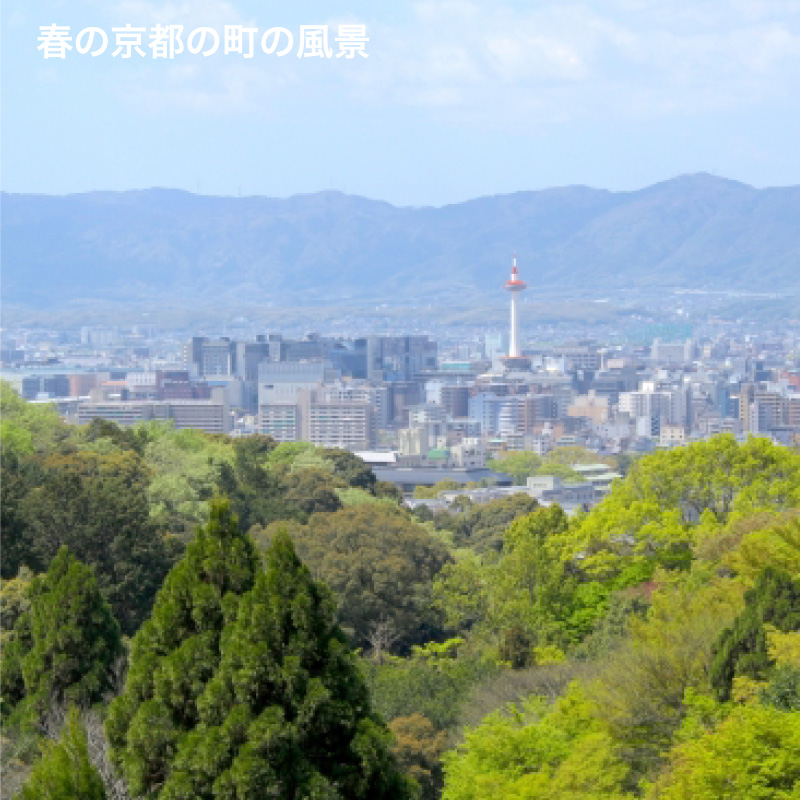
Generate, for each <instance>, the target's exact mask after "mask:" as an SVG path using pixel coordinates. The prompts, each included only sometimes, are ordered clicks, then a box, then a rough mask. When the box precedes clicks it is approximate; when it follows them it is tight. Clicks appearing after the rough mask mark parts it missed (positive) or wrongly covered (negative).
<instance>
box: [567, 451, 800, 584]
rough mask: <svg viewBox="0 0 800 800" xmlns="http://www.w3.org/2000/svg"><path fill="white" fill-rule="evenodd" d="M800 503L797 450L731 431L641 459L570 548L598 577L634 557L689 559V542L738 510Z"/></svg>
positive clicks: (578, 528) (577, 530) (584, 521)
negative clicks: (740, 439) (741, 440)
mask: <svg viewBox="0 0 800 800" xmlns="http://www.w3.org/2000/svg"><path fill="white" fill-rule="evenodd" d="M798 505H800V455H798V454H796V453H793V452H792V451H791V450H789V449H788V448H786V447H781V446H779V445H774V444H772V443H771V442H770V441H769V440H768V439H762V438H755V437H751V438H750V439H748V440H747V442H745V443H744V444H742V445H739V444H737V442H736V440H735V439H734V437H733V436H728V435H723V436H716V437H714V438H713V439H710V440H709V441H706V442H695V443H692V444H690V445H687V446H686V447H678V448H674V449H672V450H669V451H663V452H659V453H654V454H652V455H649V456H647V457H645V458H642V459H639V460H638V461H636V462H635V463H634V464H633V466H632V467H631V470H630V473H629V474H628V476H627V477H626V478H625V480H623V481H617V482H616V483H615V484H614V487H613V489H612V491H611V493H610V494H609V495H608V496H607V497H606V498H605V499H604V500H603V502H602V503H601V504H600V505H599V506H598V507H597V508H595V509H593V510H592V513H591V514H587V515H585V516H583V517H582V518H581V519H580V520H579V523H578V524H576V525H575V526H574V529H573V533H572V539H573V544H572V552H573V555H574V556H576V557H577V556H580V558H581V563H582V567H583V568H584V569H585V570H587V571H589V572H591V573H592V574H594V575H595V576H597V577H604V576H607V575H610V574H614V573H615V572H616V571H618V570H619V569H621V568H622V567H623V566H624V564H625V562H626V561H627V560H628V559H630V558H632V557H634V558H644V559H651V560H656V561H660V562H661V563H664V564H665V565H672V566H678V567H681V566H683V567H685V566H687V565H688V563H689V560H690V558H691V545H692V544H693V543H695V542H697V541H698V540H699V539H701V538H703V537H706V536H708V535H709V534H710V533H713V532H718V531H719V530H720V528H721V526H723V525H725V523H726V522H727V521H728V520H729V519H730V518H731V515H732V514H733V513H734V512H736V513H748V514H749V513H753V512H755V511H768V510H781V509H788V508H794V507H797V506H798Z"/></svg>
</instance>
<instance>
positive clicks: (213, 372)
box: [2, 256, 800, 511]
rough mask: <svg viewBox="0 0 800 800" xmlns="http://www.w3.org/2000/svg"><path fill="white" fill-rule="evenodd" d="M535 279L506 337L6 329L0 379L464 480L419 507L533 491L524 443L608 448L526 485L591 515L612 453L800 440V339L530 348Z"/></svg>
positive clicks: (61, 398)
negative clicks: (506, 459) (513, 460)
mask: <svg viewBox="0 0 800 800" xmlns="http://www.w3.org/2000/svg"><path fill="white" fill-rule="evenodd" d="M521 275H522V272H521V270H520V271H518V267H517V258H516V256H514V257H513V264H512V266H511V273H510V277H509V278H508V280H507V281H506V282H505V283H502V281H501V278H502V275H501V272H500V269H498V295H499V294H500V291H502V290H506V291H507V292H508V294H509V296H510V313H509V321H508V324H507V327H506V329H505V330H503V329H502V328H500V326H497V329H496V330H494V331H493V332H491V333H484V334H483V335H476V334H474V333H473V334H472V336H471V337H470V338H469V339H468V340H466V341H458V340H457V339H454V334H453V333H452V332H450V334H449V335H446V336H445V337H441V338H439V337H437V336H434V335H430V334H422V333H414V334H398V333H392V334H383V335H382V334H379V333H374V334H371V335H365V336H361V337H357V338H345V337H341V336H333V335H325V334H320V333H305V334H304V335H299V336H298V335H296V336H288V335H283V334H282V333H281V332H280V331H275V332H268V333H261V334H255V336H253V337H252V338H246V335H226V336H202V335H195V336H191V337H190V338H187V339H184V340H179V339H177V338H176V337H175V336H174V335H170V334H169V333H167V332H162V331H159V330H157V329H156V328H155V327H154V326H147V325H139V326H132V327H129V328H122V327H119V328H114V327H108V326H105V327H104V326H84V327H82V328H81V329H80V331H79V333H78V332H72V333H70V334H67V335H65V334H63V333H60V334H58V333H56V334H54V332H49V331H42V330H40V331H35V330H21V331H14V332H11V331H7V332H5V333H4V340H3V349H2V360H3V372H2V375H3V379H4V380H7V381H9V382H10V384H11V385H12V386H13V387H14V389H15V390H16V391H17V393H18V394H19V395H20V396H21V397H23V398H24V399H26V400H29V401H32V402H35V403H42V402H54V403H55V404H56V405H57V407H58V411H59V413H60V414H61V415H62V417H63V418H64V419H65V420H66V421H67V422H69V423H72V424H78V425H85V424H87V423H89V422H91V421H92V420H93V419H95V418H100V419H105V420H109V421H112V422H116V423H118V424H120V425H123V426H130V425H134V424H137V423H143V422H149V421H153V420H162V421H167V422H168V423H169V424H172V425H174V427H175V428H176V429H178V430H180V429H185V428H196V429H200V430H203V431H206V432H208V433H218V434H229V435H231V436H234V437H242V436H249V435H252V434H263V435H266V436H270V437H272V438H273V439H274V440H275V441H277V442H299V441H303V442H309V443H311V444H314V445H317V446H321V447H334V448H343V449H347V450H350V451H352V452H354V453H356V454H357V455H359V456H360V457H361V458H362V459H364V461H365V462H366V463H368V464H369V465H370V466H371V467H372V468H373V470H374V471H375V474H376V475H377V476H378V478H379V479H380V480H386V481H389V482H392V483H394V484H396V485H397V486H398V487H400V488H401V490H402V491H403V492H404V493H405V494H406V495H407V496H409V497H411V496H412V495H413V493H414V491H415V489H416V488H417V487H418V486H423V487H431V486H434V485H436V484H440V483H441V482H442V481H447V482H453V486H450V487H449V489H450V491H447V492H444V493H443V496H444V498H446V499H443V500H439V501H430V500H426V501H412V502H427V503H429V504H431V503H434V504H435V503H436V502H438V504H439V505H440V506H441V505H442V503H444V504H445V505H446V504H447V503H448V502H452V501H453V499H454V498H455V497H456V496H458V495H459V494H462V493H468V494H469V495H470V497H471V499H473V500H477V501H479V500H480V499H484V500H489V499H494V498H496V497H499V496H502V495H503V494H504V493H509V492H519V491H522V490H523V487H513V488H511V487H510V484H511V480H510V478H509V476H508V475H505V474H503V473H502V472H498V471H496V470H493V469H491V468H490V463H491V462H493V461H496V460H497V459H498V458H502V457H503V455H504V454H507V453H513V452H518V451H525V452H530V453H533V454H535V455H537V456H540V457H544V456H547V454H548V453H550V452H551V451H554V450H557V449H559V448H564V447H580V448H583V449H585V450H587V451H590V452H592V453H596V454H597V456H598V464H597V465H594V467H593V466H592V465H591V464H589V465H584V468H580V467H579V468H578V470H577V472H576V474H575V475H574V476H572V478H573V479H574V480H570V479H569V477H570V476H567V479H566V480H565V479H564V476H560V477H559V476H551V477H550V478H549V480H548V479H545V478H544V477H537V478H530V479H529V483H528V486H527V487H525V491H527V492H528V493H529V494H531V495H532V496H534V497H536V498H537V499H539V500H544V501H549V502H558V503H559V504H561V505H562V506H563V507H565V508H567V509H568V510H570V511H574V510H575V509H576V508H583V509H587V508H590V507H592V506H594V505H595V504H596V503H598V502H599V501H600V500H601V499H602V497H603V496H604V495H605V494H606V493H607V492H608V490H609V489H610V486H611V483H612V482H613V480H614V479H615V478H619V477H622V473H620V472H618V471H616V470H615V469H613V468H612V467H610V466H609V464H616V462H615V461H613V460H612V461H608V459H609V458H612V459H613V458H616V457H619V456H626V457H636V456H640V455H643V454H646V453H650V452H652V451H654V450H658V449H663V448H672V447H677V446H682V445H685V444H687V443H690V442H694V441H700V440H706V439H709V438H710V437H712V436H715V435H717V434H720V433H729V434H732V435H733V436H735V437H736V438H737V439H738V440H739V441H744V440H745V439H746V438H747V437H748V436H750V435H758V436H766V437H768V438H770V439H771V440H772V441H773V442H775V443H778V444H782V445H786V446H793V445H797V444H798V442H800V351H799V350H798V346H799V345H800V334H798V333H797V332H796V331H795V333H794V336H792V335H791V334H790V335H786V336H783V337H778V336H764V335H759V334H757V333H754V334H745V335H741V334H740V335H736V333H734V332H731V331H728V332H725V331H724V329H723V330H720V329H719V328H720V326H717V327H718V330H717V332H708V333H701V334H699V335H698V334H697V333H695V332H693V329H692V325H691V324H689V323H679V322H674V323H672V324H660V325H659V324H655V323H651V324H649V326H644V336H645V337H646V336H647V335H648V333H649V334H650V335H652V339H651V340H650V341H649V342H645V343H642V344H636V343H626V344H608V343H605V342H603V341H602V339H600V338H592V337H587V338H576V339H573V340H564V341H560V342H555V341H554V342H550V343H548V344H546V345H541V344H534V343H531V342H530V341H529V338H526V336H525V330H526V328H527V327H528V326H530V324H531V323H533V322H535V320H532V319H530V317H529V316H526V314H525V311H526V306H525V305H523V304H520V297H521V295H522V293H523V292H524V291H525V290H526V289H527V288H528V287H527V286H526V283H525V282H524V281H523V280H522V277H521ZM535 290H536V289H535V286H531V288H530V291H531V293H533V292H535ZM706 327H709V326H706ZM709 330H713V329H711V328H710V329H709ZM455 335H456V336H457V335H458V334H457V333H456V334H455ZM551 336H553V334H552V333H551ZM640 338H641V334H640ZM619 463H620V464H623V465H624V464H625V463H626V460H625V459H622V460H620V461H619ZM623 469H624V467H623ZM455 485H458V486H459V487H460V490H456V489H455V488H454V487H455Z"/></svg>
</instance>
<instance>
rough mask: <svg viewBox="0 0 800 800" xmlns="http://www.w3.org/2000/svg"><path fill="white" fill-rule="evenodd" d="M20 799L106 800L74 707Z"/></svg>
mask: <svg viewBox="0 0 800 800" xmlns="http://www.w3.org/2000/svg"><path fill="white" fill-rule="evenodd" d="M17 797H18V798H19V800H105V798H106V792H105V789H104V787H103V780H102V778H101V777H100V773H99V772H98V771H97V770H96V769H95V768H94V767H93V766H92V764H91V762H90V760H89V746H88V744H87V741H86V731H85V730H84V728H83V725H82V724H81V720H80V714H79V712H78V710H77V709H76V708H75V707H74V706H73V707H72V708H71V709H70V711H69V714H68V716H67V723H66V725H65V726H64V730H63V732H62V734H61V738H60V740H59V741H58V742H50V741H47V742H45V743H44V744H43V753H42V756H41V758H40V759H39V760H38V761H37V762H36V763H35V764H34V765H33V770H32V771H31V774H30V777H29V778H28V781H27V782H26V783H25V785H24V786H23V787H22V789H21V790H20V792H19V794H18V795H17Z"/></svg>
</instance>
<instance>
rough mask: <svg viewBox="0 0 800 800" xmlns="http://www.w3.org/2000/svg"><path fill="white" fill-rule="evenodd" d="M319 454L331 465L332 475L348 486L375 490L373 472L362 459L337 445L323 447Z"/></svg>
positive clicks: (370, 490)
mask: <svg viewBox="0 0 800 800" xmlns="http://www.w3.org/2000/svg"><path fill="white" fill-rule="evenodd" d="M321 455H322V457H323V458H324V459H325V461H328V462H329V463H330V464H331V465H332V466H333V474H334V476H335V477H337V478H339V479H340V480H343V481H344V482H345V483H346V484H347V485H348V486H353V487H355V488H357V489H366V490H367V491H369V492H373V493H374V492H375V484H376V478H375V473H374V472H373V471H372V468H371V467H370V466H369V465H368V464H366V463H365V462H364V460H363V459H361V458H359V457H358V456H357V455H355V454H353V453H351V452H350V451H349V450H343V449H341V448H339V447H326V448H323V449H322V453H321Z"/></svg>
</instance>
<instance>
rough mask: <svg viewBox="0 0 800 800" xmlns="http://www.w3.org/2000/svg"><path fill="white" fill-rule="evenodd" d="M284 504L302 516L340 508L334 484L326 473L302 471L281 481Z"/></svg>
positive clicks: (309, 470)
mask: <svg viewBox="0 0 800 800" xmlns="http://www.w3.org/2000/svg"><path fill="white" fill-rule="evenodd" d="M283 486H284V491H285V494H284V497H285V499H286V502H287V503H289V504H290V505H291V506H293V507H294V508H296V509H299V510H300V511H302V512H303V514H304V515H306V516H307V515H309V514H313V513H316V512H318V511H338V510H339V509H340V508H341V507H342V503H341V501H340V500H339V496H338V495H337V494H336V484H335V483H334V482H333V481H332V480H331V476H330V475H329V474H328V473H327V472H323V471H322V470H319V469H313V468H312V469H302V470H299V471H298V472H292V473H290V474H289V475H287V476H286V477H285V478H284V479H283Z"/></svg>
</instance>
